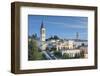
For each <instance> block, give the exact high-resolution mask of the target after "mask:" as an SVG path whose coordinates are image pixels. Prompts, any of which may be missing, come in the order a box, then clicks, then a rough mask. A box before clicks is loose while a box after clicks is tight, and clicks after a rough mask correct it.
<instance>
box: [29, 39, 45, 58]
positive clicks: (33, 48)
mask: <svg viewBox="0 0 100 76" xmlns="http://www.w3.org/2000/svg"><path fill="white" fill-rule="evenodd" d="M28 59H29V60H42V59H43V54H42V52H40V51H39V49H38V46H37V42H36V40H34V39H33V40H31V41H29V43H28Z"/></svg>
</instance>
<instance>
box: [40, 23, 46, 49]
mask: <svg viewBox="0 0 100 76" xmlns="http://www.w3.org/2000/svg"><path fill="white" fill-rule="evenodd" d="M40 41H41V49H42V50H45V49H46V29H45V27H44V24H43V22H42V23H41V27H40Z"/></svg>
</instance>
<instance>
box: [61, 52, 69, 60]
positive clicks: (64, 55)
mask: <svg viewBox="0 0 100 76" xmlns="http://www.w3.org/2000/svg"><path fill="white" fill-rule="evenodd" d="M69 58H70V56H69V54H67V53H64V54H63V56H62V59H69Z"/></svg>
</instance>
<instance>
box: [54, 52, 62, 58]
mask: <svg viewBox="0 0 100 76" xmlns="http://www.w3.org/2000/svg"><path fill="white" fill-rule="evenodd" d="M54 55H55V56H56V57H57V58H61V57H62V53H61V52H60V51H54Z"/></svg>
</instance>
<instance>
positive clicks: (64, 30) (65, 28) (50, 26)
mask: <svg viewBox="0 0 100 76" xmlns="http://www.w3.org/2000/svg"><path fill="white" fill-rule="evenodd" d="M42 21H43V23H44V27H45V28H46V38H49V37H50V36H53V35H57V36H59V37H60V38H66V39H75V38H76V32H78V33H79V38H80V39H85V40H87V36H88V17H79V16H78V17H77V16H47V15H28V35H32V34H35V33H36V34H37V36H38V37H40V26H41V23H42Z"/></svg>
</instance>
